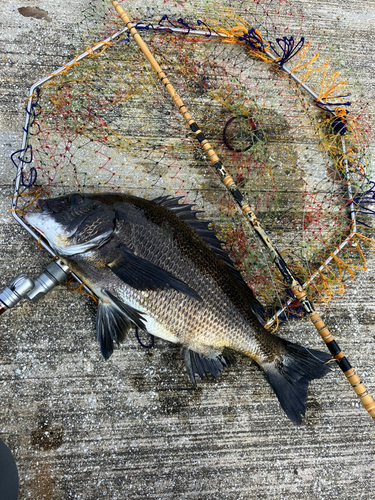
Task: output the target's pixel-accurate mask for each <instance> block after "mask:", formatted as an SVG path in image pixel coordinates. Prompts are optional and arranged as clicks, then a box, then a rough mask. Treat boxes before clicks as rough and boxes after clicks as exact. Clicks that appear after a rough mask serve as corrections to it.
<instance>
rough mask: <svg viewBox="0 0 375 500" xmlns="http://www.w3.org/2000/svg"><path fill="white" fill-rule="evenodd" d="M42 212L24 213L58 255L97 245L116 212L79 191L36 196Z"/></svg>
mask: <svg viewBox="0 0 375 500" xmlns="http://www.w3.org/2000/svg"><path fill="white" fill-rule="evenodd" d="M38 204H39V207H40V208H41V209H42V213H33V214H27V215H26V217H25V218H26V221H27V222H28V223H29V224H31V225H32V226H33V227H34V228H35V229H36V230H37V231H39V232H40V233H41V234H42V235H43V236H44V237H45V238H46V239H47V240H48V242H49V244H50V245H51V246H52V247H53V248H54V249H55V250H56V251H57V253H59V254H60V255H66V256H68V255H75V254H79V253H84V252H87V251H89V250H91V249H93V248H98V247H100V246H101V245H103V244H104V243H106V242H107V241H108V239H109V238H110V237H111V235H112V233H113V231H114V229H115V227H116V212H115V211H114V210H113V209H111V208H110V207H108V206H107V205H105V204H103V203H101V202H100V201H98V200H91V199H89V198H87V197H83V196H81V195H80V194H72V195H69V196H61V197H59V198H53V199H50V200H39V202H38Z"/></svg>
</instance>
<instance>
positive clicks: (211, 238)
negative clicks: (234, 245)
mask: <svg viewBox="0 0 375 500" xmlns="http://www.w3.org/2000/svg"><path fill="white" fill-rule="evenodd" d="M182 198H183V196H180V197H178V198H173V197H171V196H159V197H158V198H155V199H154V200H152V201H153V202H154V203H157V204H158V205H161V206H163V207H165V208H167V209H168V210H170V211H171V212H173V213H174V214H175V215H176V216H177V217H178V218H179V219H181V220H183V221H184V222H186V224H188V225H189V226H190V227H191V229H192V230H193V231H194V232H195V233H196V234H197V235H198V236H199V237H200V238H201V239H202V240H203V241H204V242H205V243H206V244H207V245H208V246H209V247H210V248H211V250H212V251H213V252H214V253H215V255H216V256H217V257H219V259H220V260H222V261H223V262H224V264H226V266H227V267H228V268H229V269H230V271H231V273H232V276H233V277H234V278H235V279H236V281H237V283H238V284H239V285H240V286H241V287H242V289H243V291H244V292H245V294H246V295H247V297H248V299H249V303H250V308H251V311H252V312H253V314H254V315H255V316H256V317H257V319H258V320H259V322H260V323H261V324H264V323H266V321H267V317H266V310H265V308H264V306H263V305H262V304H261V303H260V302H259V301H258V300H257V299H256V297H255V295H254V293H253V291H252V290H251V288H249V287H248V285H247V284H246V282H245V281H244V279H243V278H242V276H241V273H240V272H239V271H238V270H237V269H236V267H235V266H234V263H233V261H232V260H231V258H230V257H229V256H228V254H227V253H226V251H225V250H223V248H222V246H221V242H220V240H219V239H218V238H217V236H216V234H215V231H214V230H212V229H209V227H208V226H209V225H210V222H207V221H204V220H200V219H197V214H199V213H202V211H198V210H193V209H192V207H193V205H190V204H187V203H186V204H185V205H180V204H179V203H178V201H179V200H181V199H182Z"/></svg>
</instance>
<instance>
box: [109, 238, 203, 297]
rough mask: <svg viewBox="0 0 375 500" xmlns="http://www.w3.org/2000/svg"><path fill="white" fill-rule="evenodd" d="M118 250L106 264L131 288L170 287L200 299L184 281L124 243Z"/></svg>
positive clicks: (151, 288)
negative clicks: (116, 255)
mask: <svg viewBox="0 0 375 500" xmlns="http://www.w3.org/2000/svg"><path fill="white" fill-rule="evenodd" d="M118 251H119V255H118V257H117V258H116V259H115V260H114V261H113V262H111V263H110V264H108V267H109V268H110V269H111V270H112V271H113V272H114V273H115V274H116V276H117V277H118V278H120V279H121V280H122V281H123V282H124V283H126V284H127V285H129V286H131V287H132V288H136V289H137V290H158V289H159V290H161V289H165V288H168V287H170V288H174V289H175V290H177V291H178V292H182V293H183V294H185V295H187V296H189V297H191V298H193V299H195V300H199V301H201V300H202V299H201V298H200V296H199V295H198V294H197V292H196V291H195V290H193V289H192V288H191V287H190V286H188V285H187V284H186V283H184V282H183V281H181V280H179V279H178V278H176V277H175V276H173V275H172V274H171V273H169V272H168V271H164V269H161V268H160V267H158V266H156V265H155V264H152V263H151V262H149V261H148V260H146V259H143V258H142V257H139V256H138V255H135V254H134V253H133V252H132V251H131V250H129V249H128V248H126V247H125V246H124V245H120V246H119V247H118Z"/></svg>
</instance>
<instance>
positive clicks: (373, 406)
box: [111, 0, 375, 420]
mask: <svg viewBox="0 0 375 500" xmlns="http://www.w3.org/2000/svg"><path fill="white" fill-rule="evenodd" d="M111 2H112V5H113V7H114V8H115V9H116V12H117V13H118V15H119V17H120V18H121V20H122V22H123V23H124V24H125V26H126V27H127V28H128V30H129V32H130V34H131V35H132V36H133V38H134V41H135V42H136V43H137V45H138V47H139V48H140V49H141V51H142V52H143V54H144V55H145V57H146V59H147V60H148V62H149V63H150V65H151V67H152V69H153V70H154V71H155V73H156V75H157V77H158V78H159V80H160V81H161V82H162V84H163V85H164V87H165V89H166V91H167V92H168V94H169V95H170V96H171V98H172V101H173V102H174V104H175V106H176V107H177V108H178V110H179V112H180V113H181V115H182V116H183V117H184V119H185V121H186V122H187V124H188V126H189V127H190V129H191V131H192V132H193V133H194V134H195V136H196V138H197V140H198V141H199V142H200V145H201V147H202V149H203V151H204V152H205V153H206V155H207V157H208V159H209V160H210V162H211V163H212V165H213V166H214V167H215V169H216V171H217V172H218V174H219V176H220V178H221V180H222V182H223V184H224V185H225V187H226V188H227V190H228V191H229V192H230V193H231V195H232V197H233V198H234V199H235V201H236V203H237V204H238V205H239V206H240V208H241V210H242V212H243V213H244V214H245V215H246V217H247V218H248V220H249V222H250V224H251V225H252V227H253V229H254V230H255V232H256V234H257V235H258V237H259V238H260V240H261V241H262V243H263V244H264V245H265V246H266V247H267V249H268V251H269V252H270V254H271V256H272V258H273V261H274V263H275V264H276V266H277V267H278V269H279V270H280V272H281V274H282V275H283V277H284V278H285V280H286V281H287V283H288V285H289V287H290V290H291V291H292V293H293V295H294V296H295V298H296V299H297V300H298V301H299V303H300V304H301V306H302V307H303V309H304V311H305V312H306V314H307V315H308V317H309V318H310V319H311V321H312V323H313V324H314V326H315V328H316V329H317V331H318V332H319V334H320V336H321V337H322V339H323V341H324V342H325V344H326V346H327V348H328V350H329V351H330V353H331V354H332V356H333V358H334V359H335V360H336V361H337V364H338V365H339V367H340V368H341V370H342V371H343V373H344V375H345V377H346V378H347V380H348V381H349V383H350V385H351V386H352V387H353V389H354V391H355V393H356V394H357V396H358V397H359V399H360V401H361V403H362V404H363V406H364V408H365V409H366V410H367V412H368V413H369V414H370V415H371V417H372V418H373V419H374V420H375V401H374V400H373V398H372V397H371V396H370V394H369V393H368V391H367V390H366V388H365V386H364V385H363V383H362V382H361V380H360V379H359V377H358V375H357V374H356V373H355V371H354V369H353V368H352V366H351V365H350V363H349V361H348V360H347V358H346V357H345V356H344V354H343V352H342V351H341V349H340V347H339V346H338V344H337V343H336V341H335V340H334V338H333V336H332V334H331V333H330V332H329V330H328V328H327V327H326V326H325V324H324V322H323V320H322V319H321V318H320V316H319V315H318V313H317V312H316V311H315V309H314V307H313V305H312V303H311V302H310V300H309V299H308V297H307V295H306V293H305V291H304V290H303V288H302V286H301V285H300V284H299V282H298V280H297V279H296V278H295V277H294V276H293V274H292V273H291V271H290V270H289V268H288V266H287V264H286V262H285V261H284V259H283V258H282V257H281V255H280V254H279V252H278V251H277V249H276V248H275V247H274V246H273V244H272V242H271V240H270V239H269V238H268V236H267V234H266V232H265V231H264V229H263V228H262V226H261V225H260V223H259V221H258V219H257V218H256V216H255V214H254V212H253V211H252V210H251V208H250V206H249V205H248V204H247V203H246V200H245V199H244V198H243V196H242V194H241V193H240V191H239V190H238V188H237V185H236V183H235V182H234V180H233V179H232V177H231V176H230V175H229V173H228V172H227V170H226V169H225V168H224V166H223V165H222V163H221V161H220V158H219V157H218V156H217V154H216V152H215V150H214V149H213V148H212V146H211V144H210V143H209V142H208V141H207V140H206V138H205V136H204V134H203V132H202V131H201V130H200V128H199V126H198V124H197V123H196V121H195V120H194V119H193V118H192V116H191V114H190V113H189V111H188V109H187V107H186V106H185V104H184V102H183V101H182V99H181V97H180V96H179V95H178V94H177V92H176V91H175V89H174V87H173V85H172V84H171V82H170V81H169V80H168V78H167V75H166V74H165V73H164V72H163V70H162V69H161V67H160V66H159V64H158V62H157V61H156V59H155V57H154V56H153V55H152V53H151V52H150V50H149V48H148V47H147V45H146V44H145V42H144V41H143V40H142V38H141V36H140V34H139V33H138V31H137V30H136V28H135V27H134V25H133V24H132V23H131V21H130V19H129V17H128V16H127V14H126V12H125V11H124V9H123V8H122V7H121V5H120V4H119V3H118V1H117V0H111Z"/></svg>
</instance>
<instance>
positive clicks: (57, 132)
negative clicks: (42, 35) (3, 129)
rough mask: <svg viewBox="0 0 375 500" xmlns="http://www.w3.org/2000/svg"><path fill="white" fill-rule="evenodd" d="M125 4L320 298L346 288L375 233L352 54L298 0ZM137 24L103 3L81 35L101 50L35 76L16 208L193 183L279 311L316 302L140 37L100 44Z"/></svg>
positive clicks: (246, 271) (197, 201)
mask: <svg viewBox="0 0 375 500" xmlns="http://www.w3.org/2000/svg"><path fill="white" fill-rule="evenodd" d="M120 3H121V2H120ZM122 5H123V8H124V9H125V10H126V12H127V14H128V16H129V17H130V19H132V21H133V22H134V24H136V25H137V26H138V29H139V32H140V33H141V36H142V37H143V39H144V40H145V41H146V43H147V44H148V46H149V48H150V50H151V52H152V53H153V54H154V56H155V58H156V59H157V61H158V62H159V64H160V65H161V67H162V69H163V70H164V71H165V72H166V73H167V75H168V77H169V79H170V81H171V82H172V83H173V86H174V87H175V89H176V90H177V92H178V94H179V95H180V96H181V98H182V99H183V101H184V102H185V104H186V105H187V107H188V109H189V110H190V112H191V114H192V116H193V118H194V119H195V120H196V122H197V123H198V124H199V126H200V128H201V129H202V131H203V132H204V134H205V136H206V138H207V139H208V141H209V142H210V143H211V144H212V145H213V147H214V149H215V151H216V152H217V154H218V156H219V157H220V159H221V161H222V163H223V164H224V166H225V167H226V169H227V170H228V171H229V172H230V173H231V175H232V177H233V178H234V180H235V181H236V182H237V183H238V185H239V187H240V190H241V191H242V192H243V194H244V195H245V197H246V198H247V200H248V202H249V204H250V206H251V207H252V208H253V210H254V211H255V212H256V214H257V216H258V219H259V220H260V222H261V224H262V225H263V226H264V228H265V229H266V230H267V232H268V233H269V235H270V238H271V240H272V241H273V243H274V244H275V246H276V247H277V248H278V250H279V252H280V253H281V254H282V256H283V257H284V259H285V260H286V262H287V264H288V266H289V267H290V268H291V270H292V272H293V273H294V274H295V275H296V276H297V277H298V278H299V280H300V281H301V283H306V282H307V281H309V280H310V279H311V278H312V282H311V286H310V287H309V292H308V294H309V296H310V298H312V299H313V300H315V301H316V300H318V301H328V300H330V298H331V297H332V295H333V294H334V293H336V292H339V293H341V292H342V291H343V290H344V282H345V280H346V279H347V278H348V277H352V275H353V273H354V270H355V269H356V268H363V267H364V266H365V257H364V251H363V247H368V245H372V244H373V242H372V240H371V233H370V231H371V229H370V228H369V225H368V221H367V219H366V218H367V216H368V213H369V212H371V210H370V209H369V205H368V204H367V201H368V200H369V199H370V198H372V184H371V182H370V181H369V176H370V172H369V153H368V135H369V127H368V124H367V122H368V116H367V113H366V109H365V107H363V106H362V105H361V101H360V94H361V88H360V86H359V84H358V82H356V81H355V78H354V77H353V76H351V81H350V82H349V83H348V82H347V80H348V78H347V77H346V74H347V73H348V72H349V71H350V67H349V66H347V65H346V64H345V63H344V62H343V61H342V60H341V59H340V55H339V53H338V52H337V51H336V49H335V48H332V46H331V43H330V41H329V40H328V39H326V38H325V37H324V35H323V34H322V33H321V32H319V31H318V30H316V29H315V27H314V25H313V23H312V22H311V20H306V17H305V16H304V15H303V14H302V12H300V11H299V10H298V9H296V8H294V7H293V6H292V5H291V4H290V3H289V2H284V1H267V2H266V1H262V0H258V1H249V0H246V1H245V2H241V1H236V2H225V3H220V2H212V1H210V2H194V1H193V2H189V3H185V2H172V1H169V0H165V1H164V2H160V1H159V2H156V1H153V0H150V1H149V2H147V6H144V2H138V3H137V2H128V1H127V2H123V3H122ZM157 26H159V29H155V28H156V27H157ZM123 28H124V26H123V24H122V23H121V20H120V19H119V18H118V16H117V14H116V12H115V11H114V9H113V7H112V6H111V4H110V3H108V2H99V1H93V2H91V3H90V4H89V7H88V8H87V9H86V10H85V11H84V12H83V13H82V19H81V21H80V24H79V33H80V35H79V37H78V38H77V40H76V46H77V54H79V53H81V52H82V51H83V50H87V51H88V53H89V56H88V57H87V58H85V59H82V60H81V61H78V60H77V58H76V59H75V61H73V63H72V64H67V65H65V67H64V68H63V69H62V70H61V71H60V72H59V73H58V74H57V75H55V76H54V78H53V79H52V80H50V81H49V82H47V83H46V84H43V85H41V86H40V87H39V88H37V89H36V92H35V93H34V95H33V96H32V107H31V112H30V122H29V126H28V129H27V145H26V147H25V150H24V151H23V153H24V156H23V160H22V163H23V173H22V183H21V189H20V192H19V198H18V202H17V210H18V211H19V212H20V213H21V214H24V213H26V212H28V211H29V210H34V208H35V200H36V199H37V198H38V197H45V196H59V195H62V194H66V193H69V192H72V191H74V192H76V191H80V192H108V191H111V192H113V191H116V192H130V193H133V194H136V195H138V196H144V197H147V198H155V197H157V196H160V195H162V194H164V195H165V194H170V195H173V196H181V202H184V203H191V204H193V205H195V207H196V208H197V209H200V210H203V212H202V213H201V217H205V218H206V219H208V220H212V221H213V224H214V227H215V230H216V231H217V233H218V234H219V237H220V238H221V239H222V241H223V242H224V244H225V246H226V247H227V249H228V251H229V252H230V253H231V256H232V258H233V259H234V260H235V262H236V264H237V266H238V267H239V269H240V270H241V271H242V273H243V276H244V278H245V280H246V281H247V282H248V283H249V285H250V286H251V288H253V290H254V291H255V293H256V294H257V296H258V297H260V300H261V301H263V303H264V304H266V305H268V306H269V308H270V311H271V310H273V309H274V308H275V307H279V306H280V305H281V304H283V305H285V304H287V305H288V307H287V310H286V311H287V314H289V315H299V314H302V313H301V312H300V311H299V309H298V306H297V305H296V303H295V302H293V301H291V302H290V301H288V299H289V292H288V290H287V289H286V287H285V284H284V282H283V280H282V278H281V275H280V274H279V272H278V270H277V269H276V267H275V266H274V265H273V264H272V262H270V260H269V257H268V256H267V254H266V252H265V251H264V249H263V248H262V245H261V243H259V242H258V241H257V240H256V238H255V237H254V235H253V233H252V231H251V228H250V227H249V225H248V224H247V223H246V221H245V219H244V217H243V216H242V215H241V214H239V212H238V209H237V208H236V206H235V203H234V202H233V200H232V199H231V197H230V196H229V195H228V194H227V192H226V191H225V189H224V188H223V187H222V184H221V182H220V180H219V179H218V178H217V177H216V174H215V173H214V171H213V170H212V167H211V166H210V164H209V162H208V161H207V159H206V158H205V157H204V155H203V153H202V152H201V149H200V147H199V144H198V143H197V142H196V139H195V137H194V136H193V134H191V133H190V132H189V129H188V128H187V127H186V124H185V122H184V120H183V118H182V117H181V115H180V114H179V112H178V110H177V109H176V108H175V107H174V105H173V103H172V101H171V99H170V98H169V95H168V94H167V93H166V91H165V89H164V87H163V86H162V85H161V84H160V82H158V80H157V78H156V76H155V74H153V73H152V70H151V69H150V67H149V65H148V62H147V61H146V60H145V58H144V56H143V55H142V53H141V52H140V50H139V48H138V46H137V45H136V43H135V42H134V40H133V39H132V37H129V36H128V34H127V33H126V32H124V33H123V34H122V35H120V36H119V37H117V38H116V39H114V40H113V42H107V43H105V44H104V45H103V46H102V47H100V48H99V49H98V50H96V47H97V46H96V44H98V43H99V42H100V41H102V40H104V39H106V38H108V37H109V36H110V35H112V34H113V33H115V32H118V31H119V30H121V29H123ZM167 28H174V29H177V30H181V31H173V32H172V31H171V30H168V29H167ZM197 31H204V32H205V33H204V34H203V33H197ZM220 33H221V34H222V35H225V38H223V37H220V36H218V34H220ZM82 48H83V49H82ZM275 60H276V62H275ZM282 64H285V66H287V67H288V68H289V70H290V71H291V72H292V73H293V74H294V75H296V76H297V77H298V78H299V79H300V81H302V82H303V83H304V84H306V85H308V86H309V87H310V88H312V89H313V90H314V92H315V93H316V95H317V96H318V100H319V101H321V102H323V103H325V104H327V105H330V107H331V108H332V107H333V108H334V109H335V110H336V114H337V115H338V117H337V116H336V117H335V116H334V115H332V113H329V112H327V111H326V110H325V109H322V108H324V107H323V106H322V105H317V104H316V102H314V99H313V98H312V97H311V95H310V94H309V93H308V92H306V91H305V90H304V89H303V88H302V85H301V84H297V83H296V82H295V81H294V80H293V79H292V78H291V77H290V76H289V75H287V74H286V72H285V71H283V70H281V69H280V66H281V65H282ZM337 68H339V71H338V70H337ZM353 80H354V81H353ZM349 95H350V96H349ZM343 137H344V139H345V151H343V145H342V138H343ZM17 153H19V152H17ZM350 190H351V191H350ZM353 200H354V201H353ZM370 201H371V200H370ZM350 203H352V205H351V204H350ZM353 210H355V211H356V212H357V218H358V219H359V220H358V221H357V225H356V227H355V230H354V233H353V221H352V212H353ZM349 235H351V238H350V240H348V236H349ZM343 242H344V244H343ZM345 242H347V244H345ZM340 245H343V248H341V249H340V251H338V248H339V247H340ZM327 259H331V260H330V261H329V262H327Z"/></svg>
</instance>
